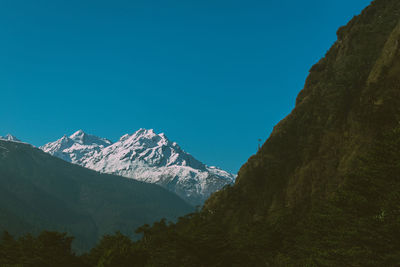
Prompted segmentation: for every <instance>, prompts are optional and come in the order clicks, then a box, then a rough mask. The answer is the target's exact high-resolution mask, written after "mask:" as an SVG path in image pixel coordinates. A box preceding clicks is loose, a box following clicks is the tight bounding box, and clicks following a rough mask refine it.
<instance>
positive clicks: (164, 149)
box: [40, 129, 236, 205]
mask: <svg viewBox="0 0 400 267" xmlns="http://www.w3.org/2000/svg"><path fill="white" fill-rule="evenodd" d="M40 149H42V150H43V151H45V152H47V153H49V154H51V155H53V156H56V157H59V158H61V159H63V160H65V161H68V162H71V163H74V164H79V165H81V166H83V167H86V168H89V169H93V170H96V171H99V172H102V173H110V174H115V175H120V176H124V177H127V178H133V179H135V180H138V181H143V182H147V183H154V184H158V185H161V186H163V187H165V188H167V189H168V190H170V191H172V192H174V193H176V194H178V195H179V196H181V197H182V198H183V199H185V200H187V201H188V202H189V203H191V204H193V205H201V204H203V202H204V201H205V200H206V199H207V198H208V197H209V196H210V195H211V194H212V193H214V192H215V191H217V190H219V189H221V188H222V187H224V186H225V185H228V184H232V183H233V182H234V180H235V177H236V176H235V175H233V174H231V173H228V172H226V171H224V170H221V169H219V168H217V167H209V166H206V165H205V164H203V163H202V162H200V161H198V160H197V159H195V158H194V157H193V156H192V155H190V154H188V153H186V152H185V151H183V150H182V149H181V148H180V147H179V145H178V144H177V143H176V142H172V141H170V140H169V139H168V138H167V137H166V136H165V134H163V133H161V134H156V133H155V132H154V131H153V130H151V129H150V130H146V129H140V130H138V131H137V132H135V133H134V134H131V135H129V134H126V135H124V136H122V137H121V138H120V139H119V140H118V141H117V142H115V143H113V142H111V141H110V140H108V139H106V138H101V137H97V136H94V135H90V134H87V133H85V132H83V131H82V130H79V131H77V132H75V133H74V134H72V135H71V136H66V135H64V136H63V137H62V138H60V139H59V140H57V141H55V142H51V143H48V144H46V145H44V146H42V147H40Z"/></svg>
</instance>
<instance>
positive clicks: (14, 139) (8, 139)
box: [0, 134, 21, 142]
mask: <svg viewBox="0 0 400 267" xmlns="http://www.w3.org/2000/svg"><path fill="white" fill-rule="evenodd" d="M0 139H2V140H7V141H13V142H21V140H19V139H18V138H17V137H15V136H14V135H12V134H7V135H6V136H0Z"/></svg>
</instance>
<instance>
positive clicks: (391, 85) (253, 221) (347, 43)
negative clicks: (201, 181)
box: [0, 0, 400, 266]
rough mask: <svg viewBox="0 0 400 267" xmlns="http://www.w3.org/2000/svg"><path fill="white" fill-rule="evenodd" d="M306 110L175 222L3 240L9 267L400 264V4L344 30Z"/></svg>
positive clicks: (3, 260) (388, 3)
mask: <svg viewBox="0 0 400 267" xmlns="http://www.w3.org/2000/svg"><path fill="white" fill-rule="evenodd" d="M337 37H338V39H337V41H336V42H335V43H334V44H333V46H332V47H331V48H330V49H329V51H328V52H327V53H326V55H325V57H324V58H322V59H321V60H320V61H319V62H318V63H316V64H315V65H314V66H313V67H312V68H311V70H310V74H309V76H308V78H307V80H306V83H305V86H304V89H303V90H302V91H301V92H300V93H299V95H298V97H297V100H296V107H295V109H294V110H293V111H292V113H291V114H290V115H288V116H287V117H286V118H285V119H284V120H282V121H281V122H280V123H279V124H278V125H277V126H276V127H275V128H274V131H273V132H272V134H271V136H270V137H269V139H268V140H267V141H266V142H265V143H264V144H263V146H262V147H261V148H260V149H259V151H258V152H257V154H255V155H254V156H252V157H251V158H250V159H249V160H248V161H247V162H246V163H245V164H244V165H243V166H242V168H241V169H240V171H239V174H238V177H237V179H236V182H235V184H234V185H232V186H226V187H224V188H223V189H222V190H220V191H218V192H216V193H214V194H213V195H212V196H211V197H210V198H209V199H208V200H207V201H206V202H205V204H204V206H203V207H202V208H201V210H199V211H197V212H194V213H191V214H188V215H185V216H182V217H180V218H179V219H178V220H177V221H176V222H169V221H167V220H165V219H163V220H160V221H158V222H156V223H154V224H153V225H147V224H145V225H143V226H140V227H138V228H136V229H134V228H132V229H131V231H132V234H133V233H136V234H137V235H138V236H140V238H139V239H131V238H130V237H128V236H127V235H126V234H122V233H120V232H116V233H114V234H112V235H103V236H102V237H101V239H100V241H98V242H97V244H96V245H95V246H94V247H93V248H91V249H90V250H88V251H87V252H84V253H76V252H74V250H73V249H72V244H73V238H74V237H73V236H69V235H68V234H66V233H63V232H62V231H60V232H52V231H44V232H42V233H39V234H36V235H30V234H27V235H22V236H13V235H11V234H9V233H8V232H4V233H3V234H2V236H1V241H0V266H399V264H400V48H399V40H400V2H399V1H398V0H375V1H373V2H372V3H371V5H370V6H368V7H367V8H366V9H365V10H364V11H363V12H362V13H361V14H360V15H358V16H356V17H354V18H353V19H352V20H351V21H350V22H349V23H348V24H347V25H346V26H344V27H342V28H340V29H339V30H338V31H337Z"/></svg>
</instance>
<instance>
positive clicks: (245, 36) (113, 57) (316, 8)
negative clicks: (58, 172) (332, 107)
mask: <svg viewBox="0 0 400 267" xmlns="http://www.w3.org/2000/svg"><path fill="white" fill-rule="evenodd" d="M369 3H370V1H369V0H351V1H349V0H336V1H331V0H314V1H311V0H302V1H297V0H280V1H271V0H262V1H256V0H246V1H244V0H242V1H235V0H229V1H220V0H198V1H191V0H184V1H176V0H170V1H168V0H163V1H152V0H143V1H135V0H112V1H111V0H109V1H103V0H96V1H94V0H93V1H85V0H35V1H32V0H25V1H23V0H1V1H0V93H1V94H0V95H1V102H0V135H5V134H6V133H12V134H14V135H16V136H17V137H18V138H20V139H22V140H24V141H26V142H29V143H32V144H34V145H36V146H39V145H43V144H44V143H47V142H49V141H54V140H56V139H58V138H60V137H61V136H62V135H64V134H71V133H73V132H74V131H75V130H78V129H83V130H84V131H86V132H88V133H92V134H95V135H98V136H102V137H107V138H110V139H111V140H114V141H115V140H117V139H118V138H119V137H120V136H121V135H123V134H125V133H133V132H134V131H136V130H137V129H139V128H154V129H155V130H156V131H157V132H164V133H165V134H166V135H167V136H168V137H169V138H170V139H172V140H174V141H176V142H177V143H178V144H180V145H181V147H182V148H183V149H185V150H186V151H188V152H189V153H191V154H193V155H194V156H195V157H196V158H198V159H199V160H201V161H203V162H205V163H206V164H209V165H216V166H219V167H222V168H224V169H227V170H229V171H232V172H236V171H237V170H238V169H239V168H240V166H241V165H242V164H243V163H244V162H245V161H246V160H247V158H248V157H249V156H251V155H252V154H254V153H255V152H256V150H257V140H258V139H259V138H262V139H263V140H265V139H266V138H267V137H268V136H269V134H270V132H271V130H272V128H273V126H274V125H275V124H276V123H277V122H278V121H280V120H281V119H282V118H284V117H285V116H286V115H287V114H289V112H290V111H291V110H292V108H293V107H294V103H295V99H296V96H297V94H298V92H299V91H300V90H301V89H302V87H303V84H304V81H305V78H306V76H307V74H308V70H309V69H310V67H311V66H312V65H313V64H314V63H316V62H317V61H318V59H319V58H321V57H322V56H323V55H324V54H325V52H326V51H327V49H328V48H329V47H330V46H331V45H332V44H333V42H334V41H335V39H336V30H337V28H338V27H339V26H342V25H344V24H346V23H347V21H348V20H350V19H351V18H352V17H353V16H354V15H356V14H358V13H360V11H361V10H362V9H363V8H364V7H365V6H367V5H368V4H369Z"/></svg>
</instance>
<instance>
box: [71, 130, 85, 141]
mask: <svg viewBox="0 0 400 267" xmlns="http://www.w3.org/2000/svg"><path fill="white" fill-rule="evenodd" d="M84 135H86V133H85V132H84V131H83V130H78V131H76V132H75V133H73V134H72V135H71V136H70V137H69V138H71V139H74V138H77V137H82V136H84Z"/></svg>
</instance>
